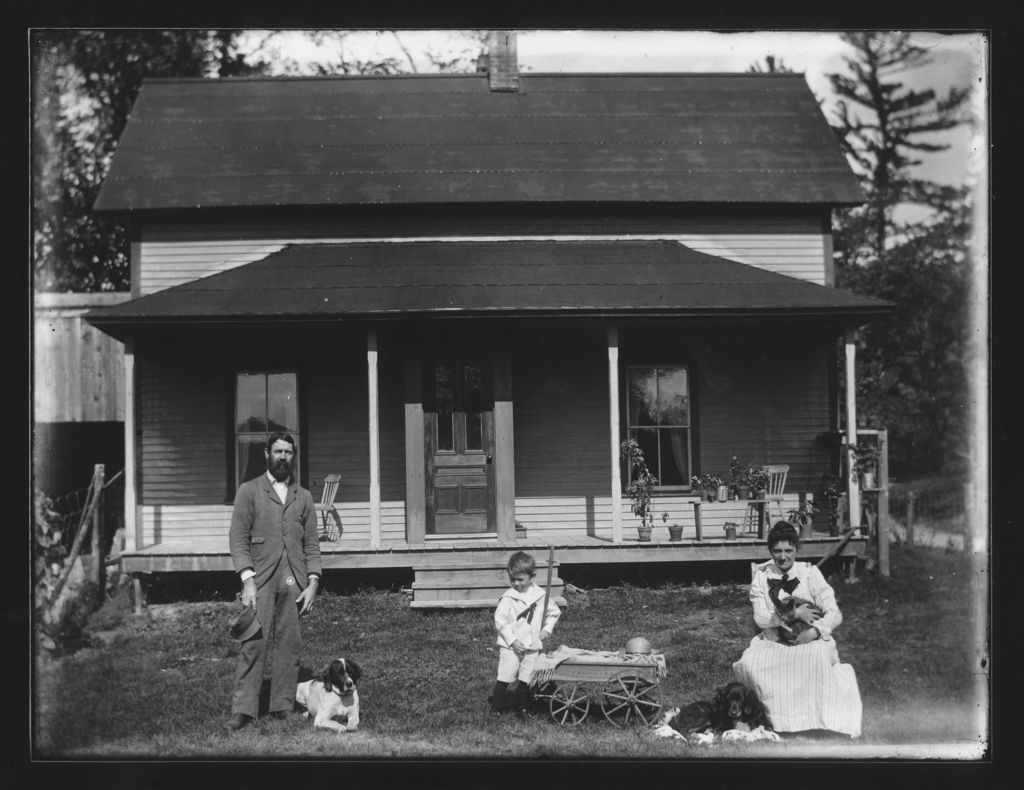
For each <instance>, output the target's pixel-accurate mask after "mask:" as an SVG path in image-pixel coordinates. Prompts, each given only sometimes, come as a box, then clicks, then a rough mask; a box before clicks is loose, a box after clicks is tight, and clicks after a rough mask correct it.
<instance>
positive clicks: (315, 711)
mask: <svg viewBox="0 0 1024 790" xmlns="http://www.w3.org/2000/svg"><path fill="white" fill-rule="evenodd" d="M362 676H363V672H362V670H361V669H360V668H359V665H358V664H356V662H355V661H353V660H352V659H350V658H336V659H334V660H333V661H332V662H331V663H330V664H328V665H327V667H326V668H325V669H324V671H323V672H321V673H320V674H319V675H318V676H317V677H315V678H313V679H312V680H307V681H305V682H303V683H299V684H298V686H296V688H295V701H296V702H298V703H299V704H300V705H302V706H303V707H304V708H305V709H306V713H304V714H303V715H304V716H312V717H313V727H314V728H319V729H324V730H334V731H335V732H352V731H354V730H355V729H356V728H357V727H358V726H359V692H358V691H357V690H356V684H357V683H358V682H359V679H360V678H361V677H362ZM336 719H343V720H344V721H345V723H344V724H341V723H339V722H338V721H336Z"/></svg>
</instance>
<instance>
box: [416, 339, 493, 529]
mask: <svg viewBox="0 0 1024 790" xmlns="http://www.w3.org/2000/svg"><path fill="white" fill-rule="evenodd" d="M423 372H424V377H423V378H424V381H423V385H424V386H423V395H424V398H423V410H424V417H425V420H424V430H425V432H426V436H425V440H426V441H425V445H426V459H425V461H426V488H427V490H426V517H427V518H426V521H427V523H426V532H427V534H428V535H450V534H468V533H481V532H495V530H496V526H495V497H494V396H493V392H492V387H491V379H492V372H491V368H490V365H488V364H486V363H485V362H484V361H483V360H482V359H479V358H449V359H439V360H434V361H431V362H429V363H428V364H427V365H426V366H425V368H424V371H423Z"/></svg>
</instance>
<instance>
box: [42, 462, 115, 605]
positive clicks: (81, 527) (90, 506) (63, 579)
mask: <svg viewBox="0 0 1024 790" xmlns="http://www.w3.org/2000/svg"><path fill="white" fill-rule="evenodd" d="M103 470H104V466H103V464H96V465H95V466H94V467H93V471H92V482H91V483H90V484H89V494H88V496H87V498H86V507H85V510H84V511H82V520H81V521H80V522H79V524H78V533H77V534H76V535H75V542H74V543H73V544H72V545H71V553H70V554H68V557H67V559H66V560H64V570H63V571H62V572H61V575H60V578H58V579H57V583H56V584H55V585H54V587H53V589H52V590H51V591H50V601H56V600H57V597H58V596H59V595H60V591H61V590H62V589H64V585H65V584H66V583H67V580H68V577H69V576H70V575H71V570H72V569H73V568H74V566H75V560H76V559H78V555H79V553H80V552H81V551H82V543H84V542H85V535H86V533H87V532H88V531H89V526H90V525H91V524H92V520H93V515H94V514H95V512H96V503H97V502H98V501H99V499H100V496H101V494H102V492H103Z"/></svg>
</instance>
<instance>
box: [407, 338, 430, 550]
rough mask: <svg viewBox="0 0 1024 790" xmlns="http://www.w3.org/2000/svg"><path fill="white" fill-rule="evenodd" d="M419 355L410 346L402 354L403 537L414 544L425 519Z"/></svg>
mask: <svg viewBox="0 0 1024 790" xmlns="http://www.w3.org/2000/svg"><path fill="white" fill-rule="evenodd" d="M421 359H422V358H421V357H420V354H419V352H418V351H415V352H414V351H412V350H410V351H409V352H408V356H406V358H405V539H406V541H407V542H408V543H417V544H419V543H423V538H424V535H425V534H426V523H427V515H426V514H427V503H426V488H425V487H424V486H425V478H424V475H425V473H426V469H425V468H424V467H425V464H424V460H425V459H424V453H425V452H426V448H425V446H424V436H423V371H422V361H421Z"/></svg>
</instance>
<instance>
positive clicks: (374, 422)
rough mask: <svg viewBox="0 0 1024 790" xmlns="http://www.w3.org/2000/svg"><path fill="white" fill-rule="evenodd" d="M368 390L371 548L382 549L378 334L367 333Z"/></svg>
mask: <svg viewBox="0 0 1024 790" xmlns="http://www.w3.org/2000/svg"><path fill="white" fill-rule="evenodd" d="M366 373H367V390H368V392H369V400H370V548H371V549H379V548H380V414H379V411H378V408H377V332H376V330H374V329H369V330H367V333H366Z"/></svg>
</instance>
